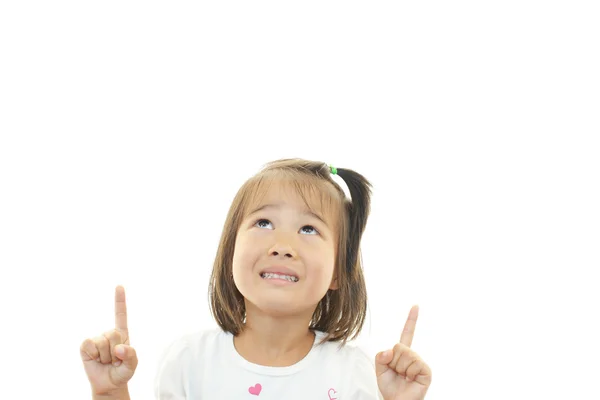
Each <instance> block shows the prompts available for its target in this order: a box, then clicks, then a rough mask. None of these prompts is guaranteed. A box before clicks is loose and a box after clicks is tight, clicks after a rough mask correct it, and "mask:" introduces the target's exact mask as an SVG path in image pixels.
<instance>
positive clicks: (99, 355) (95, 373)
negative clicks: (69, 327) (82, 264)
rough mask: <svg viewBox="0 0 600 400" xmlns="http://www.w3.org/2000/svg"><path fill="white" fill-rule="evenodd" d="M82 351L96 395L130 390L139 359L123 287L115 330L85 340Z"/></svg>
mask: <svg viewBox="0 0 600 400" xmlns="http://www.w3.org/2000/svg"><path fill="white" fill-rule="evenodd" d="M80 352H81V360H82V361H83V367H84V369H85V373H86V374H87V377H88V380H89V381H90V385H91V386H92V392H93V394H95V395H106V394H113V393H116V392H119V391H122V390H127V382H128V381H129V380H130V379H131V377H132V376H133V374H134V372H135V369H136V367H137V364H138V359H137V355H136V353H135V350H134V349H133V347H131V346H129V331H128V330H127V305H126V303H125V289H124V288H123V287H122V286H117V288H116V290H115V329H113V330H111V331H107V332H105V333H104V334H103V335H101V336H98V337H95V338H94V339H86V340H84V341H83V343H82V344H81V347H80Z"/></svg>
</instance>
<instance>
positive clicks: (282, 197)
mask: <svg viewBox="0 0 600 400" xmlns="http://www.w3.org/2000/svg"><path fill="white" fill-rule="evenodd" d="M308 201H309V204H311V206H312V204H313V203H315V204H319V203H318V201H316V202H313V201H311V199H310V198H309V199H308ZM259 207H264V208H262V209H260V210H259V211H256V212H253V211H254V210H250V214H249V215H248V216H247V217H246V218H245V219H244V221H242V224H241V226H240V229H239V231H238V235H237V239H236V246H235V252H234V256H233V278H234V281H235V284H236V286H237V288H238V290H239V291H240V292H241V293H242V295H243V296H244V297H245V299H246V301H247V302H250V303H252V304H253V305H254V306H255V307H257V308H259V309H261V310H262V311H263V312H266V313H268V314H272V315H294V314H304V315H308V316H310V315H312V313H313V312H314V309H315V307H316V305H317V304H318V302H319V301H320V300H321V299H322V298H323V296H324V295H325V293H326V292H327V290H328V289H336V288H337V286H336V283H335V280H334V278H335V276H334V266H335V259H336V254H335V253H336V246H337V240H338V238H337V234H336V222H335V217H334V215H335V214H334V211H337V210H331V211H330V212H329V215H323V212H322V211H319V210H318V208H315V207H313V210H315V212H316V213H318V214H319V217H320V218H321V219H323V221H322V220H321V219H319V217H317V216H315V215H312V214H311V213H310V210H309V209H308V208H307V207H306V205H305V203H304V201H303V200H302V198H301V197H300V196H299V195H298V194H297V193H296V192H295V191H294V190H293V189H288V188H286V187H285V186H282V185H277V184H274V185H272V186H271V188H270V190H269V192H268V193H267V194H266V196H265V197H264V199H263V200H262V202H261V203H260V204H258V206H257V207H256V208H259ZM266 270H267V271H270V272H271V274H266V275H265V271H266ZM277 272H280V273H281V274H285V275H287V276H281V274H277V275H275V274H276V273H277ZM278 276H279V277H278Z"/></svg>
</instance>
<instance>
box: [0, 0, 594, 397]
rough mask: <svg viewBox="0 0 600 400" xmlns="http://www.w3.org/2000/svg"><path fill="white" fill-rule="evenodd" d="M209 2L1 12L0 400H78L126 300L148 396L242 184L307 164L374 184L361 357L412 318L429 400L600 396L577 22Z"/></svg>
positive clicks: (492, 13)
mask: <svg viewBox="0 0 600 400" xmlns="http://www.w3.org/2000/svg"><path fill="white" fill-rule="evenodd" d="M213 3H214V4H213V5H198V4H196V2H157V1H149V2H128V1H106V2H83V1H71V2H65V1H46V2H41V1H40V2H35V3H34V2H28V1H16V0H15V1H10V0H9V1H4V2H2V3H1V5H0V61H1V62H0V135H1V136H0V267H1V271H2V272H1V277H0V289H1V290H0V300H1V302H0V305H1V307H2V320H1V321H2V328H1V329H0V335H2V337H1V343H2V352H1V354H2V358H3V363H2V364H3V369H2V378H1V379H2V395H1V397H2V398H3V399H5V398H6V399H13V398H19V399H41V398H51V399H59V398H60V399H85V398H90V390H89V384H88V382H87V379H86V376H85V374H84V371H83V368H82V365H81V361H80V356H79V345H80V344H81V342H82V341H83V340H84V339H85V338H86V337H92V336H96V335H98V334H101V333H102V332H103V331H105V330H108V329H111V328H112V327H113V326H114V318H113V296H114V288H115V286H116V285H118V284H121V285H124V286H125V288H126V291H127V297H128V309H129V325H130V330H131V334H132V344H133V345H134V346H135V347H136V349H137V351H138V354H139V358H140V364H139V367H138V370H137V372H136V375H135V376H134V378H133V380H132V381H131V383H130V392H131V395H132V399H134V400H141V399H150V398H152V397H153V393H152V385H153V381H152V380H153V376H154V372H155V369H156V363H157V357H158V355H159V354H160V352H161V351H162V350H163V349H164V347H165V346H166V345H167V344H169V343H170V342H171V341H172V340H174V339H176V338H178V337H179V336H180V335H182V334H184V333H187V332H191V331H195V330H198V329H204V328H207V327H212V326H214V323H213V322H212V320H211V318H210V315H209V312H208V306H207V285H208V277H209V274H210V269H211V267H212V261H213V257H214V255H215V252H216V244H217V242H218V239H219V235H220V233H221V228H222V224H223V222H224V219H225V214H226V212H227V209H228V206H229V202H230V201H231V199H232V198H233V196H234V194H235V192H236V191H237V189H238V187H239V186H240V185H241V183H242V182H243V181H244V180H245V179H247V178H248V177H250V176H251V175H252V174H254V173H255V172H257V171H258V170H259V169H260V167H261V166H262V165H263V164H264V163H266V162H268V161H271V160H274V159H278V158H284V157H303V158H308V159H314V160H320V161H323V162H327V163H332V164H334V165H336V166H339V167H347V168H352V169H355V170H356V171H358V172H361V173H362V174H364V175H365V176H366V177H367V178H369V179H370V180H371V181H372V183H373V185H374V195H373V211H372V216H371V219H370V221H369V225H368V228H367V232H366V233H365V237H364V241H363V251H364V268H365V273H366V277H367V280H368V290H369V295H370V314H369V321H368V324H367V325H366V326H365V331H364V334H363V336H362V338H361V342H362V343H364V345H365V346H366V347H367V348H368V349H370V351H372V352H373V354H375V352H376V351H379V350H384V349H386V348H388V347H391V346H392V345H393V344H394V343H395V341H397V340H398V339H399V335H400V332H401V330H402V327H403V324H404V321H405V318H406V316H407V314H408V311H409V309H410V307H411V305H413V304H419V305H420V307H421V314H420V318H419V322H418V324H417V331H416V336H415V340H414V342H413V348H414V349H415V350H416V351H417V352H419V354H420V355H421V356H422V357H423V358H424V359H425V360H426V361H427V362H428V363H429V364H430V366H431V367H432V369H433V372H434V379H433V384H432V386H431V388H430V391H429V393H428V396H427V398H428V399H502V400H504V399H508V398H511V399H517V398H518V399H532V398H536V399H550V398H552V399H565V398H578V399H598V398H600V389H599V388H598V385H597V382H598V379H599V378H598V373H599V372H600V364H599V361H598V360H599V358H600V345H599V344H598V338H599V337H600V329H599V328H598V315H599V314H598V304H600V296H599V295H598V292H599V291H598V279H597V270H598V268H599V267H600V251H599V250H600V249H599V247H600V246H599V244H600V228H599V226H600V213H599V211H598V210H599V204H600V193H599V192H600V190H599V182H600V179H599V178H600V176H599V175H600V173H599V171H600V162H599V153H600V147H599V146H598V144H597V142H596V140H597V139H598V134H599V128H600V123H599V112H600V97H599V93H600V80H599V75H600V74H599V73H598V71H600V60H599V52H598V49H599V48H600V43H599V42H600V40H599V39H598V38H600V29H599V24H598V20H599V18H600V15H599V13H598V9H597V8H595V7H594V6H595V5H593V3H594V2H592V1H589V2H583V1H554V2H547V1H544V2H542V1H537V2H534V1H503V2H484V1H470V2H467V1H455V2H449V1H437V2H362V3H358V2H344V3H307V2H295V3H293V4H290V3H289V2H279V3H264V2H258V3H256V2H245V3H244V4H240V3H231V2H213ZM217 3H218V5H216V4H217ZM250 3H251V4H250ZM594 277H596V278H594Z"/></svg>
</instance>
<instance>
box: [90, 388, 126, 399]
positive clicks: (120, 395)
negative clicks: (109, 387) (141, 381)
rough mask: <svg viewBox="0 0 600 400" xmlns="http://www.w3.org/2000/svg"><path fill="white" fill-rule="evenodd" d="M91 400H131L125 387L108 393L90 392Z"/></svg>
mask: <svg viewBox="0 0 600 400" xmlns="http://www.w3.org/2000/svg"><path fill="white" fill-rule="evenodd" d="M92 400H131V399H130V398H129V390H128V389H127V388H124V389H119V390H115V391H114V392H110V393H103V394H98V393H94V394H92Z"/></svg>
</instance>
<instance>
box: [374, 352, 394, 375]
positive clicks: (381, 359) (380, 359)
mask: <svg viewBox="0 0 600 400" xmlns="http://www.w3.org/2000/svg"><path fill="white" fill-rule="evenodd" d="M392 358H394V352H393V351H392V350H386V351H382V352H379V353H377V355H376V356H375V373H376V374H377V377H379V376H380V375H381V374H383V373H384V372H385V371H387V370H388V369H389V368H390V367H388V364H389V363H390V362H392Z"/></svg>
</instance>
